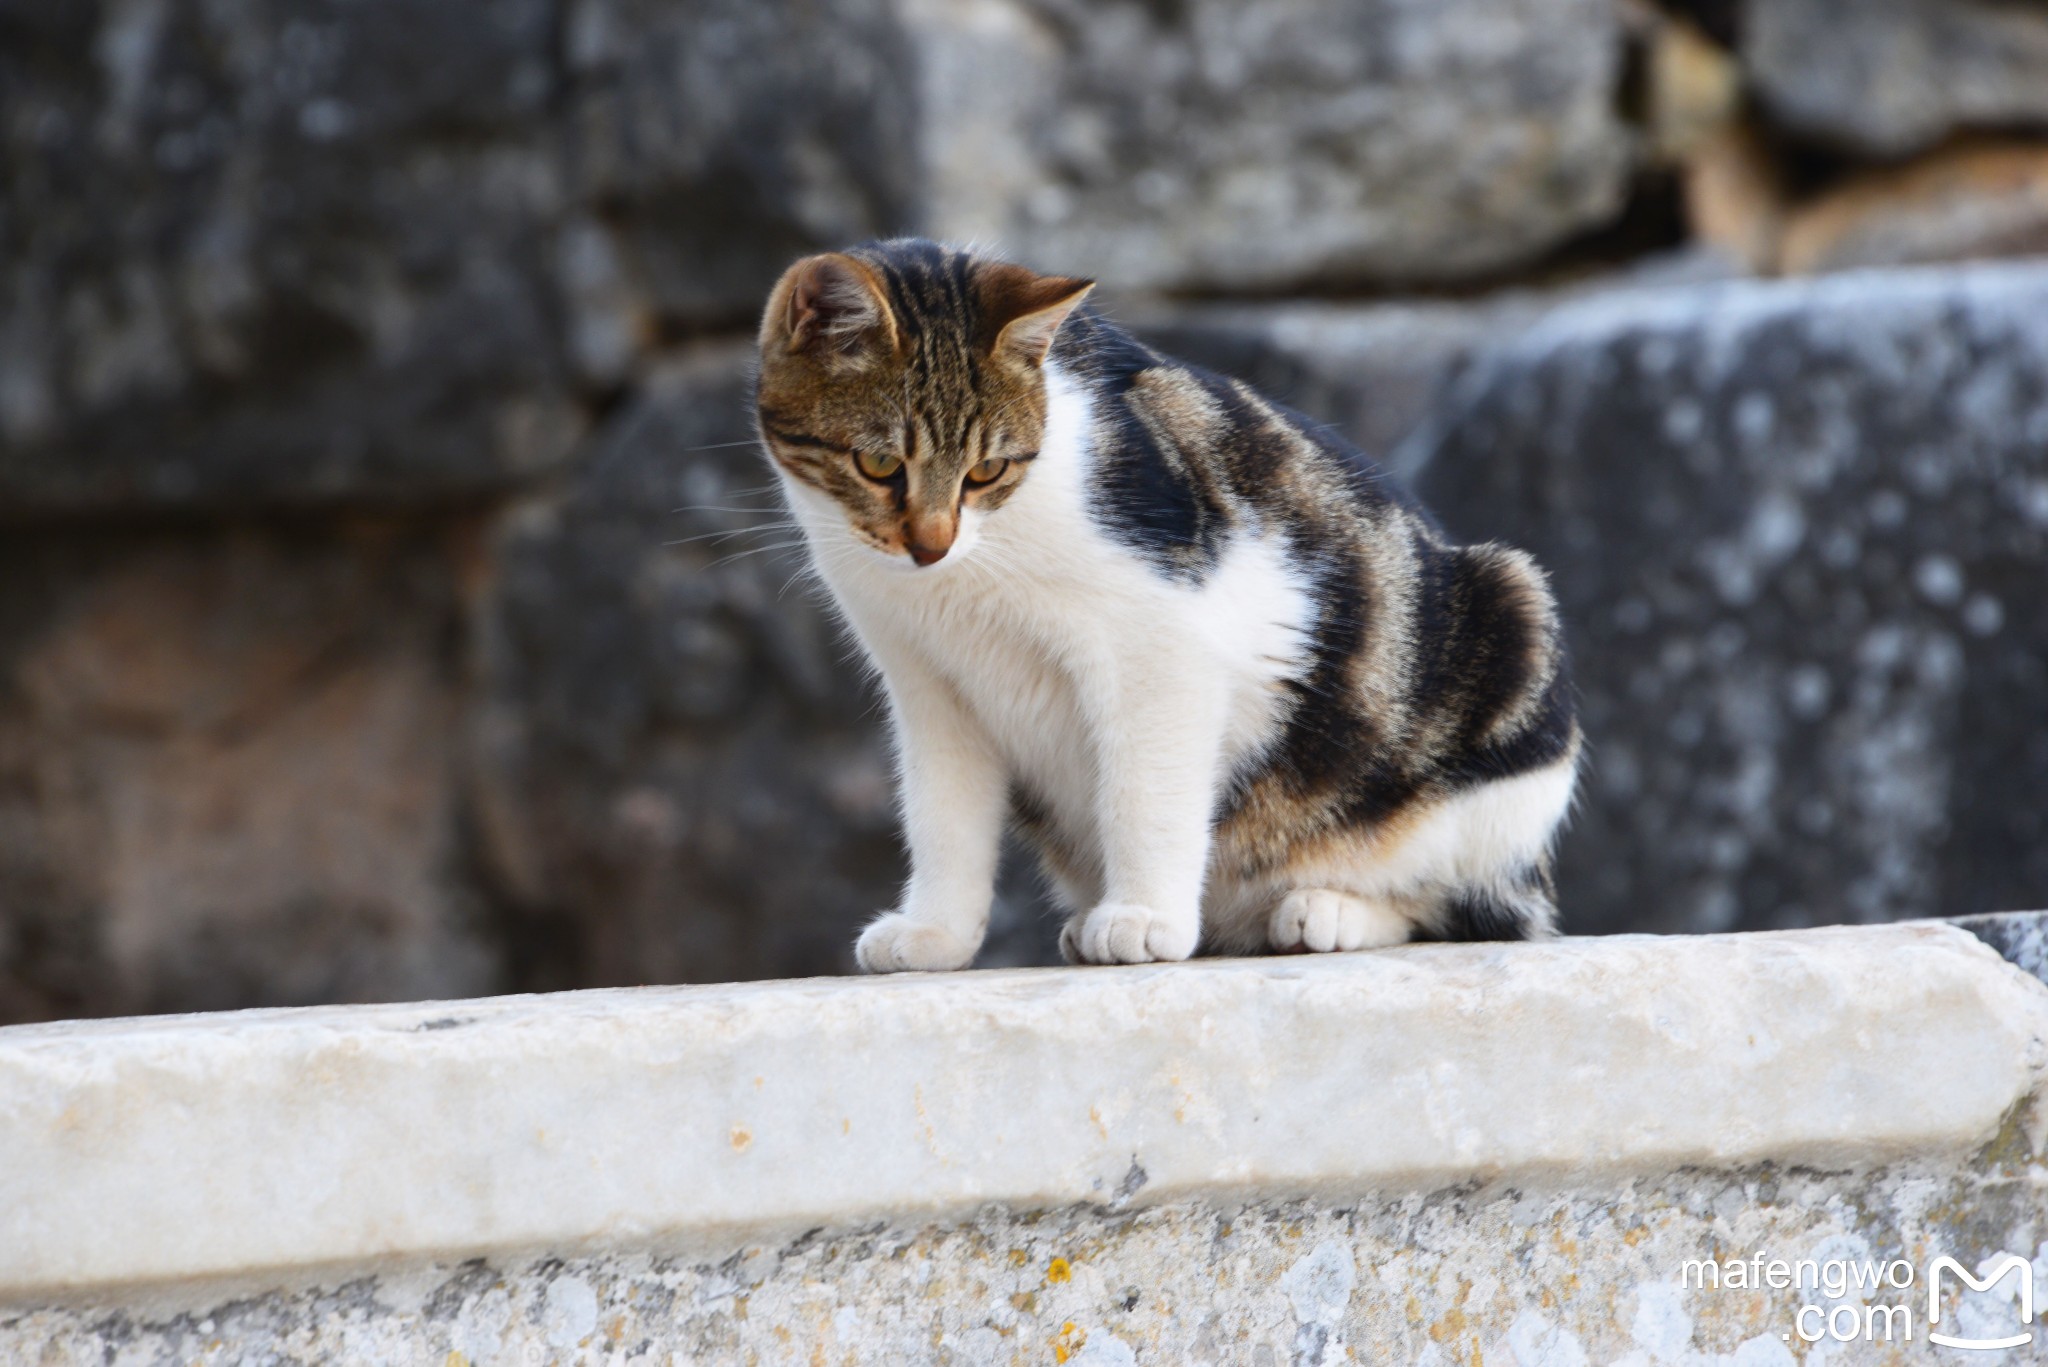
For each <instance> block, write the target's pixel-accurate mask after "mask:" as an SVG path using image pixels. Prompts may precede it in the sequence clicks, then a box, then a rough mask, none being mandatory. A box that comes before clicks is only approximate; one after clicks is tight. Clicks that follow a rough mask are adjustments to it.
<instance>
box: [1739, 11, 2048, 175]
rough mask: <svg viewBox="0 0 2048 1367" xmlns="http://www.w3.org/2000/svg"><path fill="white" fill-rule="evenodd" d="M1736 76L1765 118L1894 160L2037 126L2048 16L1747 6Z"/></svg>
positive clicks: (2046, 87)
mask: <svg viewBox="0 0 2048 1367" xmlns="http://www.w3.org/2000/svg"><path fill="white" fill-rule="evenodd" d="M1740 27H1741V33H1742V39H1741V47H1742V58H1743V65H1744V66H1745V67H1746V68H1747V69H1748V71H1749V75H1750V79H1751V81H1752V82H1753V83H1754V84H1755V86H1756V89H1757V91H1758V92H1759V94H1760V95H1761V96H1762V98H1763V101H1764V103H1765V106H1766V107H1767V108H1768V110H1769V112H1770V115H1771V117H1772V118H1773V119H1774V120H1776V121H1777V122H1779V123H1781V124H1783V125H1785V126H1786V127H1789V128H1792V129H1794V130H1796V131H1798V132H1800V133H1804V134H1807V135H1810V136H1813V137H1817V138H1821V139H1825V140H1827V141H1829V142H1832V143H1835V144H1838V145H1840V146H1843V147H1847V148H1851V149H1854V150H1856V151H1860V152H1866V153H1874V154H1877V155H1880V156H1896V155H1898V154H1899V153H1902V152H1910V151H1914V150H1917V149H1919V148H1922V147H1927V146H1930V145H1932V144H1933V143H1935V142H1938V141H1939V140H1940V139H1941V138H1943V137H1944V136H1946V135H1947V134H1949V133H1952V132H1955V131H1958V130H1961V129H1968V128H1983V127H1991V128H1999V127H2009V126H2013V125H2027V124H2038V123H2040V122H2041V121H2042V120H2044V119H2048V10H2044V9H2042V7H2041V6H2039V5H2036V4H2026V3H2019V4H2015V3H2011V0H1861V3H1858V4H1854V5H1841V4H1835V3H1831V0H1751V3H1750V4H1749V5H1748V7H1747V9H1745V10H1744V11H1743V21H1742V24H1741V26H1740Z"/></svg>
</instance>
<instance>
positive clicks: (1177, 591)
mask: <svg viewBox="0 0 2048 1367" xmlns="http://www.w3.org/2000/svg"><path fill="white" fill-rule="evenodd" d="M1049 393H1050V394H1051V396H1052V402H1051V404H1050V406H1049V407H1050V411H1049V415H1048V423H1047V429H1046V441H1045V443H1044V445H1043V447H1042V449H1041V454H1040V458H1039V460H1038V462H1037V463H1036V464H1035V465H1034V467H1033V468H1032V470H1031V472H1030V475H1029V477H1028V478H1027V479H1026V481H1025V483H1024V484H1023V486H1022V487H1021V488H1020V489H1019V490H1018V491H1017V494H1016V495H1015V497H1013V498H1012V499H1011V500H1010V501H1009V502H1008V503H1007V504H1006V505H1004V506H1003V507H1002V508H1000V509H998V510H997V511H995V512H994V513H992V514H989V515H987V516H986V517H979V516H970V517H969V518H968V519H967V520H966V522H965V524H964V526H963V534H962V538H961V541H960V543H959V544H958V545H957V546H956V549H955V554H954V557H949V562H946V563H941V564H940V565H938V566H936V567H934V568H932V569H928V570H912V569H910V568H908V566H907V565H904V564H890V563H884V562H883V561H882V559H881V558H880V557H878V556H874V555H873V554H872V553H871V552H868V551H866V550H865V549H864V548H859V547H840V548H836V549H835V550H834V551H833V552H832V553H830V554H827V555H823V556H821V557H820V568H821V570H822V571H823V572H824V574H825V577H826V579H827V582H828V583H829V584H830V585H831V587H832V588H833V591H834V593H835V595H836V596H837V597H838V599H839V601H840V603H841V605H842V606H843V607H844V609H845V611H846V614H847V616H848V618H849V619H850V620H851V621H852V623H853V625H854V626H855V628H856V629H857V630H858V631H859V632H860V633H861V635H862V636H863V638H865V639H866V640H867V641H868V642H869V645H870V649H871V650H872V651H874V653H875V655H876V658H877V661H878V662H879V663H880V664H881V666H882V668H883V671H884V673H885V674H887V673H888V672H889V667H890V663H889V655H890V651H891V650H895V651H897V652H907V653H909V654H910V655H912V656H914V657H915V659H916V662H917V664H918V666H919V668H920V670H922V671H928V672H929V673H931V674H933V675H936V676H937V677H939V678H942V679H944V680H945V681H946V683H947V684H948V685H949V686H950V688H951V690H952V692H953V693H954V694H955V695H956V696H957V697H958V699H959V700H960V702H962V703H963V704H964V705H965V706H966V708H967V710H968V711H969V712H970V713H971V714H972V715H973V717H974V718H975V719H976V722H977V723H978V725H979V727H980V729H981V730H982V731H983V733H984V734H985V736H986V739H987V740H988V742H989V743H990V744H991V746H992V747H993V748H994V749H995V750H996V752H997V753H998V754H999V755H1000V756H1001V757H1002V759H1003V762H1004V764H1005V766H1006V768H1007V769H1008V770H1009V771H1010V773H1011V775H1012V776H1013V778H1014V780H1015V781H1016V782H1017V784H1018V785H1019V786H1021V787H1022V788H1023V789H1024V791H1025V792H1026V793H1027V794H1028V796H1029V797H1030V798H1031V799H1032V800H1033V801H1034V802H1035V803H1036V804H1038V805H1040V806H1041V807H1043V808H1044V809H1045V811H1044V814H1045V815H1046V816H1049V817H1051V818H1052V819H1053V820H1054V821H1055V823H1056V824H1057V825H1058V826H1059V827H1060V828H1061V830H1062V832H1063V833H1064V834H1065V835H1066V836H1067V838H1068V839H1069V840H1070V841H1071V842H1073V843H1074V844H1076V845H1077V846H1079V847H1082V848H1090V847H1097V846H1098V844H1099V842H1098V839H1097V837H1098V834H1099V833H1098V832H1097V831H1096V830H1095V822H1096V814H1097V811H1098V807H1099V802H1100V797H1101V792H1100V789H1101V784H1100V774H1101V772H1102V768H1101V757H1102V754H1103V750H1104V746H1105V743H1106V740H1107V738H1108V737H1110V736H1111V735H1113V734H1129V733H1131V731H1132V729H1133V728H1147V727H1156V726H1158V725H1160V724H1161V723H1162V720H1172V719H1162V718H1161V717H1160V716H1159V715H1158V714H1157V702H1156V699H1155V698H1154V697H1153V696H1152V695H1150V694H1148V693H1147V692H1146V691H1145V690H1143V689H1133V688H1132V687H1129V686H1128V684H1129V680H1130V679H1131V678H1132V677H1133V676H1135V675H1137V674H1139V673H1141V672H1142V668H1143V667H1144V666H1145V665H1146V664H1147V663H1148V662H1151V661H1156V660H1158V659H1161V658H1170V659H1172V660H1173V661H1175V665H1174V667H1175V668H1176V669H1184V670H1197V671H1202V672H1204V673H1205V674H1208V675H1210V676H1212V678H1213V681H1214V682H1215V683H1216V684H1217V685H1219V687H1218V690H1217V692H1218V694H1219V695H1220V696H1221V698H1222V699H1223V707H1222V710H1221V714H1220V715H1219V716H1218V717H1216V718H1215V720H1214V723H1213V724H1214V726H1215V727H1217V728H1219V729H1220V731H1221V734H1220V735H1216V736H1211V737H1208V738H1207V740H1208V742H1209V744H1206V745H1204V746H1203V748H1204V749H1205V750H1210V751H1212V752H1213V753H1215V754H1217V755H1218V756H1219V757H1220V760H1221V764H1220V765H1219V766H1218V767H1217V769H1216V771H1215V772H1214V773H1213V774H1212V775H1211V778H1210V780H1209V782H1210V784H1211V787H1212V789H1213V790H1214V791H1215V792H1216V793H1219V794H1220V790H1221V788H1222V786H1223V784H1224V783H1225V782H1226V781H1227V779H1228V776H1229V774H1230V773H1231V772H1232V771H1233V770H1234V769H1235V768H1236V767H1237V766H1238V765H1239V764H1241V763H1242V762H1244V761H1245V760H1247V759H1249V758H1250V757H1252V756H1254V755H1256V754H1257V753H1259V752H1260V751H1261V750H1263V749H1264V748H1265V747H1266V746H1267V745H1269V744H1270V743H1271V742H1272V741H1273V739H1274V738H1275V737H1276V735H1277V732H1278V730H1279V728H1280V725H1281V724H1282V722H1283V721H1284V717H1285V712H1286V707H1287V704H1288V702H1289V700H1290V696H1289V694H1288V692H1287V691H1286V688H1285V684H1284V681H1285V680H1288V679H1290V678H1299V677H1301V676H1302V674H1304V673H1305V668H1306V666H1305V653H1306V650H1307V643H1308V641H1309V639H1310V626H1311V622H1312V618H1313V613H1314V610H1315V608H1314V602H1313V599H1312V596H1311V594H1310V592H1309V590H1308V587H1307V585H1306V583H1305V582H1304V581H1303V579H1302V577H1301V575H1300V574H1299V573H1298V572H1297V571H1296V570H1295V569H1294V568H1293V566H1292V565H1291V564H1290V563H1289V559H1288V556H1287V553H1286V550H1285V546H1284V543H1283V541H1282V540H1281V538H1280V537H1279V536H1278V535H1277V534H1276V533H1270V532H1264V531H1262V530H1261V529H1259V528H1256V527H1251V526H1242V527H1239V528H1237V529H1235V530H1234V531H1233V533H1232V534H1231V535H1230V536H1229V537H1228V538H1227V540H1226V541H1225V544H1224V546H1223V549H1222V550H1221V552H1220V554H1219V555H1218V558H1217V560H1216V563H1215V564H1213V565H1211V566H1209V567H1208V568H1207V570H1206V571H1205V572H1204V573H1202V574H1201V575H1199V576H1197V577H1195V578H1192V579H1181V578H1175V577H1173V576H1169V575H1167V574H1165V573H1162V572H1161V570H1160V569H1159V568H1157V567H1156V566H1154V565H1152V564H1150V563H1148V562H1147V561H1146V560H1145V559H1144V557H1143V556H1142V555H1141V554H1140V553H1139V552H1138V551H1136V550H1134V549H1133V548H1132V547H1130V546H1128V545H1124V544H1120V543H1118V542H1117V541H1115V540H1114V539H1113V538H1111V537H1110V536H1109V535H1108V534H1107V533H1106V532H1105V531H1104V530H1103V528H1102V527H1101V525H1100V524H1099V522H1098V520H1097V519H1096V518H1095V517H1094V516H1093V515H1092V512H1091V507H1090V500H1091V498H1092V497H1093V494H1092V492H1091V490H1090V487H1089V469H1090V466H1089V462H1090V453H1089V451H1088V449H1087V443H1086V432H1087V416H1088V415H1087V411H1086V404H1085V401H1084V400H1082V399H1081V398H1080V397H1079V395H1078V393H1077V392H1076V391H1074V390H1071V389H1068V388H1066V387H1065V386H1064V385H1062V384H1060V383H1059V382H1058V380H1057V378H1054V379H1053V381H1052V382H1051V383H1050V384H1049ZM800 512H802V513H803V514H804V518H805V522H806V524H807V527H808V529H809V530H810V532H811V534H812V536H813V537H814V538H831V537H833V536H834V535H835V534H837V532H838V524H839V516H838V514H837V512H836V510H834V509H832V508H830V507H829V506H826V505H821V504H817V503H815V502H814V503H813V504H812V506H810V507H809V508H808V509H803V508H800ZM884 641H886V642H887V643H888V648H887V649H877V648H876V647H877V646H878V645H881V644H882V643H883V642H884ZM898 691H899V690H897V689H895V687H894V685H893V682H892V692H898Z"/></svg>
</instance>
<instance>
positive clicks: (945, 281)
mask: <svg viewBox="0 0 2048 1367" xmlns="http://www.w3.org/2000/svg"><path fill="white" fill-rule="evenodd" d="M1092 287H1093V282H1091V281H1087V280H1076V279H1072V278H1069V277H1066V276H1052V275H1039V274H1036V273H1035V272H1032V271H1029V270H1026V269H1025V268H1024V267H1022V266H1015V265H1011V264H1010V263H1008V262H1004V261H993V260H988V259H986V258H982V257H977V256H973V255H970V254H968V253H965V252H960V251H955V250H952V249H949V248H945V247H941V246H938V245H936V244H934V243H931V242H924V241H918V240H900V241H893V242H881V243H874V244H870V245H868V246H865V247H856V248H854V249H853V250H851V251H846V252H832V253H828V254H826V255H823V256H811V257H806V258H805V259H803V260H802V261H799V262H797V263H796V264H795V265H794V266H791V267H790V268H789V270H788V271H787V272H786V273H784V275H783V277H782V279H781V281H780V282H779V283H778V284H777V285H776V286H775V290H774V292H773V293H772V294H770V295H769V296H768V310H767V313H766V314H765V315H764V316H763V318H762V320H761V374H760V386H759V391H758V410H759V417H760V424H761V439H762V441H763V442H764V444H765V445H766V446H767V448H768V452H769V454H770V455H771V456H772V457H773V458H774V459H775V461H776V463H777V464H778V465H779V466H780V467H781V468H782V469H783V470H784V471H785V472H786V473H787V474H788V475H789V476H790V478H791V479H793V480H794V481H796V482H797V483H798V484H799V485H800V486H802V488H803V490H806V491H811V492H812V493H813V494H814V495H815V496H816V497H815V498H814V499H813V501H814V502H815V501H817V499H818V498H822V499H823V500H827V501H829V502H830V503H831V504H834V505H836V506H837V507H838V509H839V510H840V511H841V512H843V513H844V514H845V517H846V524H847V527H848V529H849V531H850V532H851V533H852V535H853V537H854V539H855V540H857V541H859V542H861V543H863V544H865V545H866V546H868V547H870V548H872V549H873V550H874V551H876V552H878V553H880V554H881V555H884V556H887V557H889V558H891V559H894V560H896V561H898V562H900V563H901V564H903V565H905V566H910V565H913V564H914V565H917V566H928V565H934V564H937V563H938V562H940V561H941V560H944V559H946V558H947V556H948V555H949V554H951V555H953V556H954V558H955V560H956V562H957V560H958V559H960V558H963V557H964V556H965V555H966V554H967V552H968V550H969V548H970V547H971V546H972V544H973V542H974V540H975V534H976V531H977V526H978V523H979V522H980V520H981V519H982V518H984V517H987V516H989V515H991V514H993V513H994V512H995V511H996V510H997V509H999V508H1001V507H1002V506H1003V504H1004V503H1005V502H1007V501H1008V500H1009V499H1010V498H1011V496H1012V495H1014V494H1015V493H1016V492H1017V490H1018V488H1019V487H1020V486H1021V485H1022V484H1023V482H1024V481H1025V480H1026V479H1028V478H1030V471H1031V462H1032V461H1033V460H1034V459H1036V458H1037V455H1038V448H1039V440H1040V437H1041V436H1042V435H1043V433H1044V430H1045V415H1046V385H1045V373H1044V367H1045V360H1046V355H1047V353H1048V352H1049V351H1050V350H1051V348H1052V342H1053V336H1054V334H1055V333H1056V332H1057V331H1058V330H1059V326H1060V324H1061V323H1062V322H1064V321H1065V319H1066V317H1067V315H1068V314H1069V313H1071V312H1072V311H1073V309H1074V307H1075V306H1076V305H1078V304H1079V303H1080V302H1081V300H1082V299H1083V298H1084V297H1085V296H1086V295H1087V293H1088V291H1089V290H1090V289H1091V288H1092ZM799 496H800V497H802V496H805V495H803V494H800V495H799Z"/></svg>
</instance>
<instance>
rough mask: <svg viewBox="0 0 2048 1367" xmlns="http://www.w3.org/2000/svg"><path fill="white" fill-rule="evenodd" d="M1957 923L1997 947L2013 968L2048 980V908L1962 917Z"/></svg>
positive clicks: (1956, 919)
mask: <svg viewBox="0 0 2048 1367" xmlns="http://www.w3.org/2000/svg"><path fill="white" fill-rule="evenodd" d="M1955 923H1956V924H1957V925H1959V926H1961V927H1962V928H1963V929H1964V930H1967V931H1969V932H1970V933H1971V934H1972V935H1974V936H1976V937H1977V938H1978V939H1980V940H1982V941H1983V942H1984V943H1985V944H1987V945H1990V946H1991V947H1992V948H1993V949H1995V950H1997V951H1998V952H1999V953H2000V954H2001V955H2003V956H2004V957H2005V960H2006V962H2007V963H2009V964H2011V965H2012V966H2013V967H2015V968H2018V969H2023V970H2025V971H2026V972H2028V973H2031V974H2033V975H2034V976H2035V977H2037V978H2039V979H2040V980H2041V981H2042V982H2044V983H2048V911H2006V912H1999V913H1997V914H1995V915H1991V916H1958V917H1956V918H1955Z"/></svg>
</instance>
